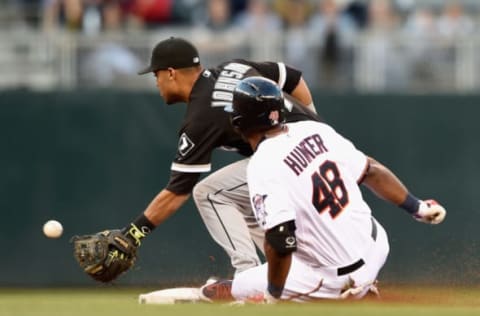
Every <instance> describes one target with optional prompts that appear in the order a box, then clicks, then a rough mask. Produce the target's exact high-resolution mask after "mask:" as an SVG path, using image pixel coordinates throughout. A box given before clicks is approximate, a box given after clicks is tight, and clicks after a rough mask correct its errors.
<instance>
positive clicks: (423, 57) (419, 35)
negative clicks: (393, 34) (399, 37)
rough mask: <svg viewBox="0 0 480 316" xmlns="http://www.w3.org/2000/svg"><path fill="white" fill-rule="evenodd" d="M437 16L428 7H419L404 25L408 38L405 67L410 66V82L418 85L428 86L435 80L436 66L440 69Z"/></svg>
mask: <svg viewBox="0 0 480 316" xmlns="http://www.w3.org/2000/svg"><path fill="white" fill-rule="evenodd" d="M436 23H437V17H436V16H435V13H434V12H433V10H432V9H431V8H430V7H428V6H425V7H421V6H420V7H417V8H416V9H415V10H413V12H411V13H410V15H409V16H408V17H407V20H406V22H405V25H404V33H405V35H406V36H407V38H408V39H411V41H408V42H407V43H406V44H407V45H406V46H407V47H406V49H407V52H406V55H407V56H408V60H407V63H406V64H405V67H406V68H407V67H410V69H411V70H410V71H409V73H410V78H409V82H411V83H413V84H415V86H417V87H425V88H426V87H427V85H428V83H430V82H433V81H434V80H435V78H434V76H435V68H437V69H438V58H439V55H438V53H436V52H438V46H437V43H436V41H435V37H436V35H437V28H436Z"/></svg>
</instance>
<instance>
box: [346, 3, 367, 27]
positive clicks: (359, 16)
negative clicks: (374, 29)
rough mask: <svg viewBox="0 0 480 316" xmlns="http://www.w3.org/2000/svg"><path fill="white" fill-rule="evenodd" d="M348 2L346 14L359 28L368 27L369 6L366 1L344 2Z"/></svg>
mask: <svg viewBox="0 0 480 316" xmlns="http://www.w3.org/2000/svg"><path fill="white" fill-rule="evenodd" d="M342 1H343V2H346V3H345V5H346V8H345V13H346V14H348V15H350V16H351V17H352V19H353V20H354V21H355V24H356V25H357V27H358V28H360V29H363V28H365V27H366V26H367V21H368V5H367V1H364V0H342Z"/></svg>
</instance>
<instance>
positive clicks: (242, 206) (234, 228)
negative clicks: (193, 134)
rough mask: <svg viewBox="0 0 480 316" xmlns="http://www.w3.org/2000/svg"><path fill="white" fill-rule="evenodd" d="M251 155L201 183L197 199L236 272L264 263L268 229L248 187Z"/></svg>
mask: <svg viewBox="0 0 480 316" xmlns="http://www.w3.org/2000/svg"><path fill="white" fill-rule="evenodd" d="M248 161H249V159H248V158H246V159H242V160H240V161H237V162H235V163H232V164H230V165H228V166H226V167H224V168H222V169H219V170H217V171H216V172H214V173H212V174H210V175H209V176H208V177H206V178H205V179H203V180H202V181H200V182H199V183H197V185H196V186H195V187H194V189H193V199H194V201H195V204H196V206H197V208H198V211H199V212H200V216H201V217H202V219H203V222H204V223H205V225H206V227H207V229H208V231H209V232H210V235H211V236H212V238H213V239H214V240H215V241H216V242H217V243H218V244H219V245H220V246H221V247H222V248H223V249H224V250H225V251H226V252H227V254H228V255H229V256H230V259H231V262H232V266H233V267H234V268H235V269H236V273H238V272H241V271H244V270H246V269H250V268H252V267H256V266H258V265H260V264H261V261H260V259H259V257H258V254H257V250H256V247H255V245H256V246H257V247H258V248H259V249H260V250H261V251H263V239H264V233H263V231H262V229H261V228H260V227H259V226H258V223H257V221H256V219H255V215H254V214H253V211H252V208H251V205H250V198H249V193H248V187H247V179H246V178H247V170H246V168H247V164H248Z"/></svg>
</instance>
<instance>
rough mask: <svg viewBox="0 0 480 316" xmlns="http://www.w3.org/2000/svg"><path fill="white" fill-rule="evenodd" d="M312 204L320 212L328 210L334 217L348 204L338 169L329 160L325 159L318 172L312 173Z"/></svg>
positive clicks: (346, 193)
mask: <svg viewBox="0 0 480 316" xmlns="http://www.w3.org/2000/svg"><path fill="white" fill-rule="evenodd" d="M312 184H313V196H312V204H313V206H315V208H316V209H317V211H318V212H319V213H320V214H321V213H323V212H325V211H326V210H329V213H330V216H331V217H332V218H335V217H337V216H338V214H340V213H341V212H342V210H343V208H344V207H345V206H346V205H347V204H348V192H347V190H346V189H345V185H344V183H343V180H342V178H341V176H340V172H339V171H338V168H337V165H336V164H335V163H334V162H333V161H330V160H327V161H325V162H324V163H323V164H322V165H321V166H320V168H319V170H318V172H314V173H313V174H312Z"/></svg>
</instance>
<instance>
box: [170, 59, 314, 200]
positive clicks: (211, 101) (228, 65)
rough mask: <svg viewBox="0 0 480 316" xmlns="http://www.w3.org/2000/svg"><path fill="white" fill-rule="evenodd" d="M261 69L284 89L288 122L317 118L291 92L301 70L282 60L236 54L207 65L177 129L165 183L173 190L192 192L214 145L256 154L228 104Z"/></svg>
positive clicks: (206, 167) (246, 153) (179, 192)
mask: <svg viewBox="0 0 480 316" xmlns="http://www.w3.org/2000/svg"><path fill="white" fill-rule="evenodd" d="M258 75H261V76H264V77H267V78H269V79H271V80H273V81H275V82H277V83H278V85H279V86H280V87H281V88H282V90H283V91H284V92H285V93H286V100H287V101H286V107H287V109H288V110H289V111H288V112H287V115H286V117H287V121H288V122H293V121H299V120H312V119H313V120H319V118H318V116H316V115H315V114H314V113H312V112H310V111H308V110H307V109H306V108H305V107H303V106H301V105H298V104H295V102H294V101H292V99H291V98H289V97H288V95H287V94H290V93H291V92H292V91H293V90H294V89H295V87H296V86H297V84H298V82H299V81H300V78H301V75H302V74H301V72H300V71H298V70H296V69H293V68H291V67H288V66H286V65H285V64H283V63H275V62H261V63H257V62H251V61H247V60H242V59H235V60H231V61H228V62H225V63H222V64H220V65H219V66H217V67H215V68H210V69H205V70H203V71H202V73H201V75H200V76H199V78H198V79H197V81H196V82H195V84H194V85H193V88H192V92H191V93H190V99H189V101H188V104H187V111H186V114H185V117H184V119H183V123H182V125H181V128H180V130H179V141H178V149H177V154H176V156H175V159H174V161H173V163H172V167H171V170H172V172H171V176H170V181H169V183H168V185H167V189H168V190H169V191H172V192H174V193H177V194H186V193H190V192H191V191H192V189H193V187H194V185H195V184H196V183H197V181H198V179H199V177H200V175H201V174H202V173H203V172H209V171H210V169H211V162H210V161H211V160H210V159H211V155H212V151H213V150H214V149H215V148H221V149H225V150H233V151H237V152H238V153H239V154H241V155H243V156H250V155H252V153H253V152H252V150H251V148H250V145H249V144H248V143H246V142H245V141H244V140H242V138H241V136H240V135H239V134H237V133H236V132H235V130H234V129H233V127H232V126H231V124H230V116H229V114H228V113H227V112H225V111H224V108H225V106H228V105H231V102H232V99H233V90H234V88H235V86H236V84H237V83H238V82H239V81H240V80H241V79H243V78H245V77H249V76H258Z"/></svg>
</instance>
